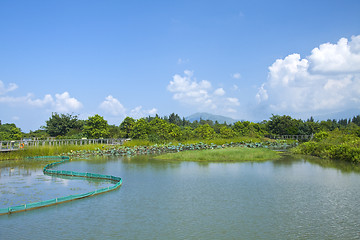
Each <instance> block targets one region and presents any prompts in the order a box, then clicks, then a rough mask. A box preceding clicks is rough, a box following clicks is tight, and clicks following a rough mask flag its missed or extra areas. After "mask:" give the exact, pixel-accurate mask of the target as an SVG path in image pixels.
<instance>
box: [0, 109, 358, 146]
mask: <svg viewBox="0 0 360 240" xmlns="http://www.w3.org/2000/svg"><path fill="white" fill-rule="evenodd" d="M357 126H360V115H358V116H355V117H353V118H352V119H340V120H330V119H329V120H327V121H320V122H319V121H314V119H313V118H312V117H311V118H310V119H308V120H306V121H303V120H300V119H293V118H291V117H290V116H286V115H284V116H279V115H272V116H271V117H270V119H269V120H264V121H262V122H260V123H254V122H249V121H238V122H235V123H234V124H227V123H219V122H217V121H215V122H213V121H211V120H203V119H200V120H199V121H194V122H190V121H187V120H186V119H185V118H181V117H180V116H179V115H178V114H175V113H172V114H170V115H169V116H164V117H159V116H158V115H156V116H155V117H151V116H149V117H146V118H140V119H133V118H131V117H126V118H125V119H124V120H123V121H122V123H121V124H120V125H119V126H116V125H109V124H108V123H107V121H106V120H105V119H104V118H103V117H102V116H100V115H98V114H96V115H94V116H92V117H89V118H88V119H87V120H79V119H78V116H76V115H71V114H58V113H53V114H52V116H51V117H50V118H49V120H47V121H46V125H45V126H44V127H42V129H39V130H36V131H30V133H21V131H20V129H19V128H17V127H16V126H15V124H3V125H1V124H0V140H16V139H21V138H22V137H26V138H47V137H56V138H84V137H86V138H107V137H109V138H132V139H141V140H149V141H151V142H155V143H161V142H167V141H186V140H190V139H198V140H205V139H217V138H222V139H232V138H239V137H244V136H247V137H268V136H273V135H311V134H315V133H318V132H321V131H333V130H335V129H340V130H341V131H345V130H351V129H352V128H354V127H357Z"/></svg>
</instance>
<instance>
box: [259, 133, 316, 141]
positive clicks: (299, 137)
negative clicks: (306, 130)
mask: <svg viewBox="0 0 360 240" xmlns="http://www.w3.org/2000/svg"><path fill="white" fill-rule="evenodd" d="M265 137H267V138H270V139H283V140H286V139H291V140H311V139H313V137H314V134H311V135H265Z"/></svg>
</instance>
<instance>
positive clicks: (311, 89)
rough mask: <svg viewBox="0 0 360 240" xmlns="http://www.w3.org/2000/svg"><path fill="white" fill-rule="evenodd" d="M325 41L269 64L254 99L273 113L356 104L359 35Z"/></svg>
mask: <svg viewBox="0 0 360 240" xmlns="http://www.w3.org/2000/svg"><path fill="white" fill-rule="evenodd" d="M351 39H352V40H351V41H350V42H348V40H347V39H345V38H342V39H340V40H339V41H338V43H337V44H330V43H325V44H322V45H320V46H319V48H314V49H313V50H312V52H311V55H310V56H308V57H307V58H304V59H301V57H300V55H299V54H291V55H288V56H287V57H285V58H284V59H277V60H276V61H275V62H274V63H273V64H272V65H271V66H270V67H269V75H268V80H267V82H266V83H264V84H262V85H261V87H260V88H259V91H258V93H257V94H256V99H257V101H258V103H261V104H264V105H267V106H268V107H269V110H271V112H274V113H279V112H281V113H285V112H291V113H310V114H311V113H320V112H330V111H340V110H344V109H347V108H348V109H350V108H356V107H357V108H358V107H359V102H360V35H359V36H355V37H352V38H351Z"/></svg>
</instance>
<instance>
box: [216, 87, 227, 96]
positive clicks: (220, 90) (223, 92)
mask: <svg viewBox="0 0 360 240" xmlns="http://www.w3.org/2000/svg"><path fill="white" fill-rule="evenodd" d="M214 94H215V95H216V96H224V95H225V90H224V89H223V88H218V89H216V90H215V91H214Z"/></svg>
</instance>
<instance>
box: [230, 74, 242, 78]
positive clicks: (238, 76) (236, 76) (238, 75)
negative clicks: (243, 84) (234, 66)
mask: <svg viewBox="0 0 360 240" xmlns="http://www.w3.org/2000/svg"><path fill="white" fill-rule="evenodd" d="M232 77H233V78H235V79H240V78H241V74H240V73H234V74H233V75H232Z"/></svg>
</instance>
